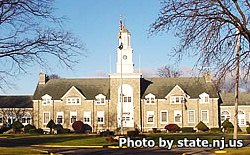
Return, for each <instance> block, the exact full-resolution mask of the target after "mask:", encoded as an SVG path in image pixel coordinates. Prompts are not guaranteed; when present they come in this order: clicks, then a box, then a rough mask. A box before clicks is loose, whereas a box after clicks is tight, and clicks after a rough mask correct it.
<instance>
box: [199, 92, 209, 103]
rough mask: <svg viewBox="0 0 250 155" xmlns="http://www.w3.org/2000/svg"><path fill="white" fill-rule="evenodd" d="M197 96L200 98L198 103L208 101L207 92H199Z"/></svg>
mask: <svg viewBox="0 0 250 155" xmlns="http://www.w3.org/2000/svg"><path fill="white" fill-rule="evenodd" d="M199 98H200V103H209V101H210V97H209V94H207V93H205V92H204V93H202V94H200V95H199Z"/></svg>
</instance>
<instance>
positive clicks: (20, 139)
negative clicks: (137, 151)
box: [0, 134, 108, 146]
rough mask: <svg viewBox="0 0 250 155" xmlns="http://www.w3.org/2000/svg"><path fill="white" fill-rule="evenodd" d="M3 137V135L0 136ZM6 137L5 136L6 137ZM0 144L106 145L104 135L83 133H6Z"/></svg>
mask: <svg viewBox="0 0 250 155" xmlns="http://www.w3.org/2000/svg"><path fill="white" fill-rule="evenodd" d="M2 137H4V136H2ZM6 137H7V138H6ZM0 139H1V143H0V146H30V145H72V146H81V145H100V146H102V145H108V143H107V142H106V140H105V137H99V136H96V135H84V134H62V135H25V134H22V135H6V136H5V137H4V138H1V137H0Z"/></svg>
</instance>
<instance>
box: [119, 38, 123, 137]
mask: <svg viewBox="0 0 250 155" xmlns="http://www.w3.org/2000/svg"><path fill="white" fill-rule="evenodd" d="M118 48H119V49H120V51H121V79H120V80H121V81H120V83H121V93H120V102H121V116H120V117H121V134H123V91H122V85H123V79H122V49H123V44H122V42H121V44H120V46H119V47H118Z"/></svg>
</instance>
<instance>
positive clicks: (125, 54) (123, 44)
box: [116, 22, 134, 73]
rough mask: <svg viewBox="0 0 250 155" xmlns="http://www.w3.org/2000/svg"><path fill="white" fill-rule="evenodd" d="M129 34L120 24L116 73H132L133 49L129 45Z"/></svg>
mask: <svg viewBox="0 0 250 155" xmlns="http://www.w3.org/2000/svg"><path fill="white" fill-rule="evenodd" d="M130 37H131V34H130V32H129V31H128V30H127V29H126V28H125V26H124V25H123V24H122V22H121V23H120V31H119V34H118V48H117V63H116V73H121V72H122V73H133V72H134V63H133V59H132V55H133V54H132V53H133V49H132V48H131V44H130Z"/></svg>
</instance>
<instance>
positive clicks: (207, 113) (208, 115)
mask: <svg viewBox="0 0 250 155" xmlns="http://www.w3.org/2000/svg"><path fill="white" fill-rule="evenodd" d="M202 112H207V121H204V120H203V118H202ZM201 121H202V122H203V123H209V110H201Z"/></svg>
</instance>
